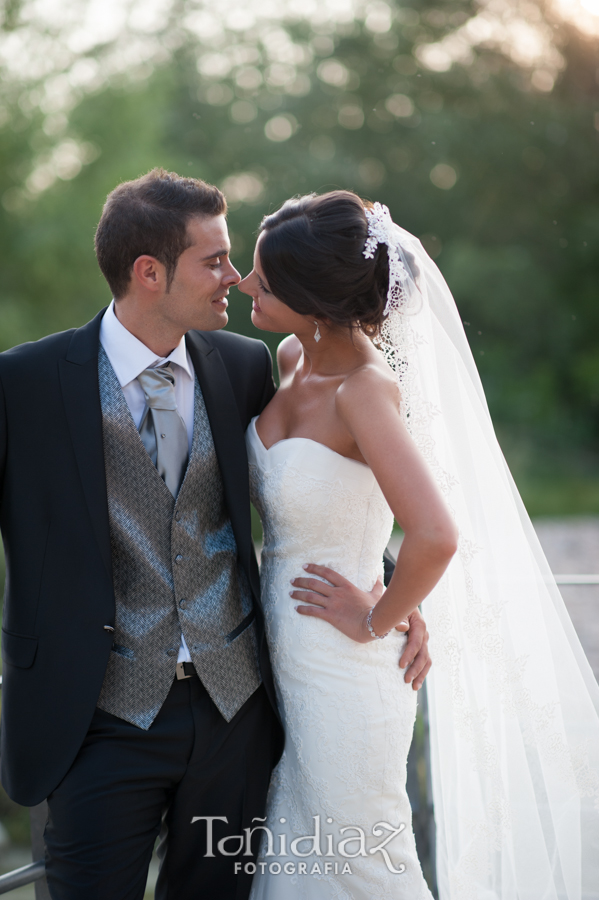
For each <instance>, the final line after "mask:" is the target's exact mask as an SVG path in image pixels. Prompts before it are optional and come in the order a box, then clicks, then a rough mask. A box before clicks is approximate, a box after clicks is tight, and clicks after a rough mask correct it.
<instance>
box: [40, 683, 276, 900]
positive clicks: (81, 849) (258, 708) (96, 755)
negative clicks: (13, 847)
mask: <svg viewBox="0 0 599 900" xmlns="http://www.w3.org/2000/svg"><path fill="white" fill-rule="evenodd" d="M276 728H277V724H276V720H275V716H274V713H273V711H272V708H271V706H270V703H269V701H268V698H267V696H266V692H265V690H264V688H263V687H262V686H261V687H260V688H259V689H258V690H257V691H256V692H255V693H254V694H253V695H252V696H251V697H250V699H249V700H248V701H247V703H246V704H245V705H244V706H243V707H242V709H240V710H239V712H238V713H237V715H236V716H235V717H234V718H233V719H232V721H231V722H228V723H227V722H226V721H225V720H224V719H223V717H222V716H221V714H220V713H219V711H218V709H217V708H216V706H215V705H214V703H213V702H212V700H211V699H210V697H209V695H208V693H207V691H206V689H205V688H204V687H203V685H202V683H201V682H200V680H199V679H198V678H197V677H194V678H191V679H188V680H182V681H175V682H174V684H173V687H172V688H171V691H170V693H169V695H168V697H167V699H166V701H165V703H164V706H163V707H162V709H161V710H160V712H159V714H158V716H157V717H156V719H155V721H154V722H153V724H152V726H151V727H150V729H149V730H148V731H143V730H142V729H141V728H137V727H136V726H135V725H131V724H130V723H129V722H125V721H124V720H123V719H119V718H117V717H116V716H113V715H111V714H110V713H106V712H103V711H102V710H100V709H97V710H96V712H95V714H94V717H93V719H92V723H91V726H90V729H89V731H88V733H87V736H86V738H85V740H84V742H83V745H82V747H81V749H80V750H79V753H78V754H77V757H76V759H75V761H74V763H73V765H72V766H71V768H70V769H69V771H68V773H67V775H66V776H65V777H64V779H63V780H62V782H61V783H60V784H59V785H58V787H57V788H56V790H54V791H52V793H51V794H50V796H49V797H48V808H49V816H48V824H47V826H46V831H45V841H46V871H47V876H48V885H49V888H50V894H51V895H52V898H53V900H141V898H143V895H144V889H145V884H146V878H147V873H148V866H149V863H150V858H151V856H152V850H153V847H154V843H155V840H156V837H157V835H158V833H159V832H160V831H161V828H162V835H161V838H163V840H161V850H160V851H159V852H160V856H161V858H162V863H161V868H160V874H159V878H158V884H157V887H156V898H157V900H244V898H246V897H247V896H248V895H249V891H250V886H251V876H248V875H244V874H243V866H242V867H241V869H242V874H238V875H235V874H234V869H235V862H236V861H242V862H243V863H245V862H248V861H250V859H251V858H255V856H254V857H249V856H246V857H243V856H237V857H232V856H225V855H223V854H221V853H220V852H219V851H218V846H217V845H218V841H219V840H221V839H222V838H223V837H225V836H227V835H241V834H242V833H243V831H242V829H244V828H249V827H250V826H251V820H252V818H254V817H256V816H263V815H264V806H265V800H266V791H267V788H268V783H269V778H270V772H271V769H272V764H273V747H274V744H275V730H276ZM195 816H200V817H212V816H218V817H225V818H226V819H227V820H228V821H227V823H226V824H225V822H222V821H214V822H212V823H211V827H212V844H213V853H214V855H213V856H207V855H206V854H207V850H208V847H207V840H208V838H209V835H208V830H207V829H208V827H209V825H208V823H206V822H205V821H197V822H195V823H194V824H192V822H191V820H192V818H193V817H195ZM259 824H260V823H255V825H254V827H255V826H256V825H259ZM259 834H260V832H257V833H256V835H255V836H254V841H253V842H252V844H253V845H252V850H253V851H254V854H255V853H256V852H257V850H258V843H259V841H258V836H259ZM238 844H239V841H237V842H235V841H233V840H231V841H229V842H228V843H227V844H225V845H224V849H225V851H230V850H231V849H232V848H235V846H236V845H238ZM244 849H245V848H244Z"/></svg>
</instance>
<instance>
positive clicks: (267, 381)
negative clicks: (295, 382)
mask: <svg viewBox="0 0 599 900" xmlns="http://www.w3.org/2000/svg"><path fill="white" fill-rule="evenodd" d="M262 346H263V348H264V384H263V387H262V396H261V398H260V405H259V409H258V413H257V414H258V415H259V414H260V413H261V412H262V410H263V409H264V407H265V406H267V405H268V404H269V403H270V401H271V400H272V398H273V397H274V395H275V391H276V386H275V382H274V379H273V376H272V357H271V355H270V350H269V349H268V347H267V346H266V344H262Z"/></svg>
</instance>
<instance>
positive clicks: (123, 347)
mask: <svg viewBox="0 0 599 900" xmlns="http://www.w3.org/2000/svg"><path fill="white" fill-rule="evenodd" d="M114 305H115V304H114V300H113V301H112V303H111V304H110V306H109V307H108V309H107V310H106V312H105V313H104V316H103V317H102V322H101V324H100V343H101V344H102V346H103V347H104V350H105V352H106V356H107V357H108V359H109V360H110V365H111V366H112V368H113V369H114V372H115V375H116V377H117V378H118V380H119V384H120V386H121V388H122V390H123V394H124V395H125V400H126V401H127V406H128V407H129V410H130V411H131V415H132V417H133V421H134V422H135V427H136V428H137V429H139V426H140V425H141V420H142V418H143V414H144V412H145V409H146V398H145V396H144V392H143V389H142V386H141V384H140V383H139V381H138V380H137V376H138V375H140V374H141V373H142V372H143V371H144V370H145V369H154V368H156V366H164V365H166V363H170V364H171V368H172V370H173V375H174V377H175V399H176V401H177V407H178V410H179V415H180V416H181V418H182V419H183V422H184V423H185V427H186V428H187V438H188V441H189V452H190V453H191V442H192V439H193V408H194V381H195V372H194V368H193V363H192V361H191V358H190V356H189V353H188V352H187V347H186V346H185V338H184V337H182V338H181V340H180V342H179V343H178V344H177V346H176V347H175V349H174V350H173V351H172V353H170V354H169V356H166V357H162V356H156V354H155V353H154V352H153V351H152V350H150V348H149V347H146V345H145V344H142V342H141V341H140V340H139V339H138V338H136V337H135V335H133V334H131V332H130V331H127V329H126V328H125V326H124V325H122V324H121V322H119V320H118V318H117V316H116V313H115V309H114ZM177 662H191V656H190V654H189V650H188V648H187V644H186V643H185V638H184V637H183V635H181V646H180V648H179V657H178V659H177Z"/></svg>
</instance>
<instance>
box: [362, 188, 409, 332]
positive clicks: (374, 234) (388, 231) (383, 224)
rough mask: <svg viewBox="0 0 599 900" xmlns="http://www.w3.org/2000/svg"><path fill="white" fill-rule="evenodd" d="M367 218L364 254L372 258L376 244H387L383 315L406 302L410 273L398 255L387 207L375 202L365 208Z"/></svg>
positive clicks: (399, 308)
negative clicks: (386, 286) (387, 272)
mask: <svg viewBox="0 0 599 900" xmlns="http://www.w3.org/2000/svg"><path fill="white" fill-rule="evenodd" d="M364 212H365V213H366V218H367V220H368V237H367V239H366V244H365V245H364V256H365V257H366V259H373V257H374V254H375V253H376V248H377V246H378V244H386V245H387V255H388V257H389V291H388V293H387V303H386V305H385V315H386V316H388V315H389V313H390V312H391V311H392V310H394V309H396V310H401V309H402V307H405V306H406V304H407V302H408V293H407V290H406V286H407V283H408V281H409V280H410V273H409V272H408V270H407V268H406V267H405V265H404V263H403V260H402V258H401V256H400V250H399V241H398V239H397V237H396V236H395V235H394V234H393V229H394V224H393V219H392V218H391V213H390V212H389V208H388V207H387V206H385V205H384V204H382V203H375V204H374V206H373V207H372V209H365V210H364Z"/></svg>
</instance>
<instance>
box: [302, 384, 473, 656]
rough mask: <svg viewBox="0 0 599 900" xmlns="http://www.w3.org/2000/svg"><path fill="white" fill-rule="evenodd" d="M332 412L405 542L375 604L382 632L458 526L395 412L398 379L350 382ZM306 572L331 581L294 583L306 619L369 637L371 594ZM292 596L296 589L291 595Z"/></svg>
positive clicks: (436, 573) (397, 618)
mask: <svg viewBox="0 0 599 900" xmlns="http://www.w3.org/2000/svg"><path fill="white" fill-rule="evenodd" d="M337 412H338V414H339V416H340V418H341V420H342V421H343V422H344V424H345V425H346V427H347V429H348V430H349V432H350V433H351V435H352V436H353V438H354V440H355V442H356V444H357V447H358V449H359V451H360V453H361V454H362V456H363V458H364V460H365V462H366V463H367V464H368V465H369V466H370V468H371V469H372V471H373V473H374V475H375V477H376V479H377V481H378V483H379V485H380V487H381V490H382V491H383V494H384V495H385V498H386V499H387V502H388V503H389V506H390V507H391V510H392V512H393V514H394V516H395V518H396V520H397V522H398V523H399V525H400V526H401V528H402V529H403V531H404V534H405V537H404V540H403V542H402V545H401V550H400V552H399V556H398V559H397V565H396V567H395V572H394V574H393V577H392V579H391V582H390V584H389V587H388V588H387V590H386V591H385V592H384V593H383V595H382V596H381V598H380V600H379V601H378V603H376V605H375V609H374V612H373V614H372V619H371V624H372V628H373V629H374V631H375V633H376V634H377V635H383V634H385V633H386V632H389V631H390V630H391V629H392V628H395V626H396V625H398V624H399V622H401V620H402V619H405V618H406V617H407V616H408V615H409V614H410V613H411V612H412V611H413V610H415V609H416V607H417V606H418V604H419V603H420V602H421V601H422V600H423V599H424V598H425V597H426V596H427V595H428V594H429V593H430V592H431V590H432V589H433V588H434V586H435V585H436V584H437V582H438V581H439V579H440V578H441V576H442V575H443V573H444V571H445V569H446V568H447V566H448V565H449V562H450V560H451V558H452V556H453V555H454V553H455V551H456V548H457V529H456V526H455V524H454V522H453V519H452V517H451V515H450V513H449V510H448V509H447V506H446V504H445V501H444V499H443V497H442V495H441V492H440V491H439V489H438V487H437V485H436V483H435V481H434V479H433V477H432V474H431V472H430V470H429V468H428V466H427V464H426V462H425V461H424V459H423V458H422V456H421V455H420V452H419V451H418V449H417V448H416V446H415V444H414V442H413V440H412V438H411V437H410V434H409V432H408V430H407V428H406V427H405V425H404V424H403V422H402V420H401V417H400V415H399V390H398V387H397V384H396V382H395V380H394V379H393V378H392V377H391V376H387V375H386V373H385V372H381V370H380V369H378V368H375V367H369V368H364V369H361V370H360V371H359V372H357V373H356V374H355V375H354V376H351V377H350V378H348V379H347V380H346V381H345V382H344V384H343V385H342V387H341V388H340V389H339V391H338V394H337ZM308 571H309V572H310V573H313V574H315V575H320V576H321V577H324V578H326V579H327V581H330V580H331V579H333V580H332V581H331V584H332V587H331V588H330V589H329V588H328V587H325V588H324V589H323V587H322V584H323V583H322V582H320V584H319V583H318V582H317V581H315V580H312V579H296V581H295V586H296V587H299V588H304V589H307V591H308V593H304V592H302V596H299V595H298V599H301V600H308V602H309V603H310V604H311V605H310V606H308V607H298V612H301V613H302V614H304V615H316V616H319V617H320V618H324V619H326V620H327V621H329V622H331V624H332V625H334V626H335V627H336V628H339V630H340V631H342V632H344V634H347V635H348V637H351V638H353V639H354V640H357V641H361V642H366V641H369V640H372V636H371V635H370V633H369V631H368V628H367V626H366V615H367V613H368V610H369V609H370V607H371V606H373V605H374V604H375V602H376V601H375V600H373V595H372V594H369V593H367V592H365V591H360V590H359V589H358V588H356V587H355V586H354V585H352V584H351V583H350V582H348V581H347V580H346V579H344V578H341V576H339V575H337V574H336V573H334V572H332V571H331V570H328V569H327V570H325V569H324V568H323V567H320V566H309V567H308ZM294 593H295V592H294Z"/></svg>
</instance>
